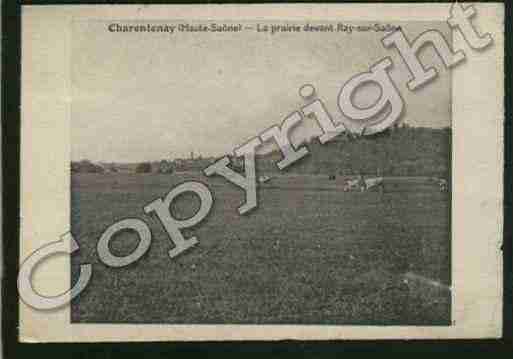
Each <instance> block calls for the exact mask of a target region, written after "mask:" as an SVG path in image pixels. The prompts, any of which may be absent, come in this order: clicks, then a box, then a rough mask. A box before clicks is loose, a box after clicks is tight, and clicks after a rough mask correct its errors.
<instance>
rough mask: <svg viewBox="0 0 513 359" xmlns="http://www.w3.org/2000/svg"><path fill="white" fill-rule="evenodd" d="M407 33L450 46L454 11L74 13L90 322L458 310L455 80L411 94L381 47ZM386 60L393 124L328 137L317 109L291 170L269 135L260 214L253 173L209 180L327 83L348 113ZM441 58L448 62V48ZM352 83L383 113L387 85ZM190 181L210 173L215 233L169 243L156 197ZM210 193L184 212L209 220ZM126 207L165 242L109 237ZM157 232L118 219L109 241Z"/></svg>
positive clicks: (75, 154)
mask: <svg viewBox="0 0 513 359" xmlns="http://www.w3.org/2000/svg"><path fill="white" fill-rule="evenodd" d="M172 26H175V27H176V28H175V30H174V32H175V33H173V34H170V33H169V32H166V31H165V30H166V29H168V28H172ZM216 29H217V31H216ZM223 29H224V31H223ZM396 29H401V30H402V31H403V32H404V33H405V34H408V36H409V37H412V38H414V37H417V36H418V35H419V34H421V33H422V32H424V31H428V30H436V31H438V32H439V33H440V34H442V35H443V36H445V37H446V39H447V41H451V38H450V29H449V26H448V25H447V23H443V22H431V23H430V22H412V23H393V24H383V23H332V22H330V23H319V22H286V21H283V22H281V21H279V22H278V21H276V22H262V23H260V22H250V21H247V22H243V23H241V24H239V23H214V22H199V23H195V22H169V23H162V22H151V23H146V22H95V21H87V22H76V23H74V28H73V34H72V36H73V50H72V51H73V52H72V59H73V61H72V65H71V68H72V74H71V81H72V100H71V101H72V103H71V150H72V162H71V166H70V169H71V219H70V220H71V233H72V234H73V236H74V237H75V239H76V241H77V243H78V244H79V246H80V253H79V254H78V255H76V256H74V257H73V258H72V261H71V269H72V270H75V269H78V268H79V264H80V263H83V262H87V263H92V264H93V266H94V267H95V269H94V273H93V276H92V278H91V281H90V283H89V285H88V287H87V288H86V289H85V291H84V292H83V293H81V295H80V297H79V298H78V299H77V300H76V302H73V303H72V306H71V320H72V322H77V323H104V322H108V323H175V324H198V323H200V324H201V323H203V324H216V323H219V324H223V323H226V324H242V323H244V324H337V325H340V324H354V325H449V324H450V321H451V315H450V313H451V261H450V248H451V237H450V233H451V221H450V218H451V213H450V198H451V188H450V183H451V176H450V173H451V171H450V169H451V150H450V149H451V78H450V76H449V75H450V73H449V72H447V71H446V72H445V73H442V74H440V76H439V78H437V79H436V80H435V81H433V83H432V84H430V87H429V88H427V87H426V88H424V89H420V90H418V91H416V92H410V93H409V91H408V89H407V88H406V81H407V80H408V78H409V73H408V68H407V67H406V65H405V64H404V63H401V62H400V61H401V60H400V57H399V56H398V55H397V54H393V53H392V51H390V50H388V49H386V48H384V46H383V45H382V43H381V39H382V38H383V37H384V36H385V35H386V34H387V32H390V31H393V30H396ZM152 30H153V31H154V32H152ZM114 43H115V44H116V46H112V45H113V44H114ZM390 53H392V54H390ZM387 55H393V59H394V67H393V69H391V71H390V76H391V78H392V80H393V81H395V82H397V84H398V85H397V86H398V91H401V92H402V93H404V95H403V96H404V102H405V103H406V104H407V107H406V105H405V109H404V110H403V112H404V114H403V115H402V116H401V118H398V119H397V120H396V121H395V122H394V123H393V124H392V126H390V127H389V128H387V129H386V130H384V131H382V132H379V133H376V134H371V135H365V134H363V135H360V134H355V133H354V132H351V131H350V130H348V131H345V132H343V133H340V134H338V135H337V136H334V137H333V138H332V139H331V140H330V141H327V142H326V143H324V144H321V143H320V141H319V138H318V137H319V135H320V134H321V130H320V129H319V126H318V124H317V122H316V120H315V118H314V117H313V116H303V117H304V118H302V119H300V120H301V122H299V123H298V124H297V125H296V126H294V127H293V128H292V127H291V129H290V130H289V132H288V136H289V138H291V143H292V146H294V147H295V148H296V149H299V148H303V149H306V150H307V151H308V153H307V154H306V155H305V156H303V157H302V158H300V159H298V160H297V161H296V162H294V163H292V164H291V165H290V166H288V167H287V168H285V169H283V170H280V168H278V166H277V163H278V162H280V160H282V158H283V154H282V153H281V152H280V148H279V146H277V142H276V141H274V140H273V138H272V137H271V138H270V139H269V140H267V141H265V142H264V141H261V142H262V144H261V145H260V146H257V147H256V149H255V182H256V192H257V193H256V194H257V199H258V201H257V204H256V206H255V207H254V208H253V209H252V210H251V211H248V212H247V213H244V214H240V213H239V211H238V208H240V206H241V205H243V204H244V203H245V202H246V200H245V198H246V197H245V195H246V194H245V190H244V188H241V187H240V186H238V185H236V184H234V183H233V180H232V181H230V179H229V178H228V179H227V178H223V176H219V175H216V174H214V175H213V176H206V175H205V173H204V170H205V169H206V168H207V167H209V166H211V165H213V164H214V163H215V162H216V161H218V160H219V159H221V158H223V157H224V156H226V158H227V159H228V160H229V168H230V169H231V170H233V171H234V172H235V173H240V174H245V176H248V173H247V172H245V170H246V167H247V166H248V164H247V163H246V161H245V158H244V156H243V155H242V156H237V154H234V153H233V150H234V149H235V148H237V147H238V146H239V145H242V144H244V143H245V142H247V141H248V139H250V138H251V137H252V136H254V135H258V134H259V133H260V132H262V130H265V129H266V128H269V127H270V126H272V125H274V124H275V123H278V124H279V123H281V122H282V121H283V120H284V119H285V118H286V117H287V116H288V115H289V114H290V113H292V112H293V111H295V110H298V109H301V108H302V107H304V106H306V105H307V104H308V103H309V102H312V101H313V99H311V98H319V99H321V100H322V101H323V103H325V106H326V108H327V112H328V113H329V114H330V115H331V117H332V119H333V121H335V122H336V121H338V122H341V117H342V116H343V114H341V113H340V110H339V109H338V107H337V96H338V92H339V91H340V88H341V87H342V85H343V84H344V82H345V81H347V80H348V79H349V78H351V76H352V75H353V74H358V73H360V72H363V71H365V68H366V67H368V66H369V63H370V64H372V63H375V62H377V61H379V60H380V59H381V58H383V57H385V56H387ZM423 61H425V62H426V63H427V64H434V65H442V66H443V63H442V61H441V59H440V58H439V57H438V55H437V53H436V52H435V51H425V52H424V53H423ZM303 85H304V86H303ZM308 92H309V93H308ZM313 92H315V93H313ZM305 93H306V95H307V96H305V98H303V96H304V95H305ZM308 96H309V97H308ZM353 96H354V102H355V104H356V106H359V107H361V108H368V107H370V106H372V105H373V103H374V102H376V100H377V99H379V96H380V87H379V84H378V85H376V84H373V83H370V84H369V85H368V86H365V84H363V85H362V88H361V89H358V90H355V92H354V95H353ZM427 99H429V101H427ZM303 112H304V111H303ZM187 181H196V182H200V183H204V184H205V185H206V186H207V187H208V188H209V191H210V192H211V195H212V197H213V204H212V205H211V208H210V209H209V212H208V215H207V216H205V218H204V219H202V220H201V221H200V222H198V223H197V224H196V225H195V226H194V228H184V229H183V236H184V237H186V238H187V237H191V236H195V237H197V244H195V245H194V246H191V247H190V248H188V249H187V250H184V251H183V252H182V253H180V254H179V255H176V256H173V257H172V258H170V254H169V253H168V252H169V251H170V250H171V249H172V248H173V246H174V243H173V238H169V234H168V233H167V232H166V228H165V226H163V224H162V223H161V221H159V219H158V215H156V212H149V213H144V212H143V210H142V209H143V207H145V206H146V205H148V204H149V203H150V202H152V201H154V200H155V199H158V198H161V197H165V195H166V194H167V193H168V192H169V191H170V190H172V189H173V188H174V187H177V186H178V185H179V184H181V183H184V182H185V183H186V182H187ZM202 201H203V200H202V199H200V198H199V196H198V195H197V194H196V193H194V192H193V191H188V192H183V194H182V195H180V196H177V197H176V199H174V200H172V201H170V206H169V208H168V210H169V211H171V215H172V217H173V218H176V219H181V220H183V219H185V218H191V217H192V216H193V215H194V214H195V213H196V212H198V210H199V209H200V207H201V206H202V203H201V202H202ZM125 218H139V219H140V220H142V221H144V222H145V223H146V224H147V227H146V228H149V229H150V231H151V235H152V237H151V246H150V247H149V249H148V250H147V252H145V253H144V255H143V256H141V257H140V258H139V259H138V260H133V261H131V263H130V264H129V265H126V266H125V265H124V266H122V267H121V268H117V267H112V266H110V265H109V263H108V262H107V263H105V262H103V261H102V259H101V256H100V255H98V253H97V247H98V246H99V245H98V240H99V239H100V237H101V236H102V233H103V232H104V231H105V230H106V229H107V228H108V227H109V226H110V225H112V224H114V223H116V222H117V221H119V220H121V219H125ZM187 227H188V226H187ZM141 243H142V242H141V238H140V232H138V231H137V230H134V229H133V228H128V227H127V228H124V227H123V226H120V227H119V230H118V231H117V232H116V233H113V234H112V237H111V238H110V240H109V243H108V245H109V248H110V253H111V255H113V256H117V257H126V256H129V255H131V254H132V253H134V251H136V248H140V247H142V244H141ZM77 272H78V271H74V272H73V274H76V273H77ZM76 279H77V277H76V275H75V276H72V283H74V282H75V281H76Z"/></svg>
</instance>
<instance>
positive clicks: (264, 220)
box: [71, 172, 451, 325]
mask: <svg viewBox="0 0 513 359" xmlns="http://www.w3.org/2000/svg"><path fill="white" fill-rule="evenodd" d="M71 179H72V186H71V197H72V203H71V204H72V214H71V228H72V233H73V235H74V237H75V239H76V240H77V241H78V243H79V245H80V251H78V252H77V254H76V255H73V257H72V261H71V268H72V277H74V278H72V280H75V278H76V275H77V273H78V266H79V264H80V263H86V262H88V263H92V264H93V276H92V279H91V282H90V283H89V285H88V287H87V289H86V290H85V291H84V292H83V293H82V294H81V295H80V296H79V297H78V298H76V299H75V300H74V301H73V302H72V311H71V319H72V321H73V322H83V323H102V322H104V323H171V324H185V323H187V324H195V323H202V324H208V323H212V324H214V323H231V324H238V323H240V324H374V325H418V324H423V325H448V324H449V323H450V307H451V295H450V290H449V289H448V287H449V286H450V282H451V278H450V217H449V211H450V193H448V192H440V191H439V188H438V186H437V185H436V183H433V181H431V180H430V179H429V178H420V177H397V178H385V188H384V191H368V192H363V193H360V192H343V191H342V184H343V179H342V178H340V177H337V179H336V180H334V181H330V180H328V178H327V176H325V175H292V174H282V175H278V176H276V178H273V179H272V180H271V181H270V182H268V183H265V184H263V185H261V186H260V188H259V202H258V208H256V209H255V210H254V211H252V212H251V213H249V214H247V215H244V216H240V215H239V214H238V212H237V207H239V206H240V205H241V204H242V203H243V201H244V192H243V191H242V190H240V189H239V188H238V187H236V186H235V185H232V184H231V183H228V182H227V181H226V180H224V179H223V178H220V177H212V178H206V177H204V176H202V175H201V174H199V173H185V172H184V173H179V172H176V173H174V174H172V175H167V174H165V175H159V174H122V173H106V174H95V173H74V174H72V177H71ZM187 180H200V181H202V182H204V183H205V184H207V186H208V187H209V188H210V190H211V192H212V194H213V196H214V205H213V207H212V209H211V211H210V214H209V216H208V217H207V218H205V219H204V220H203V221H202V222H201V223H199V224H198V225H197V226H196V227H195V228H192V229H186V230H184V233H185V234H186V236H187V237H190V236H192V235H195V236H197V237H198V239H199V244H198V245H197V246H196V247H194V248H192V249H190V250H188V251H187V252H184V253H182V254H181V255H179V256H178V257H176V258H173V259H171V258H169V256H168V251H169V250H170V249H171V248H172V242H171V241H170V239H169V238H168V236H167V234H166V232H165V231H164V229H163V227H162V225H161V224H160V222H159V221H158V219H157V218H156V217H155V216H149V215H146V214H145V213H144V211H143V207H144V206H145V205H146V204H148V203H150V202H151V201H153V200H154V199H156V198H159V197H164V196H165V195H166V194H167V192H168V191H170V190H171V189H172V188H173V186H174V185H176V184H178V183H181V182H184V181H187ZM198 206H199V200H198V199H197V198H196V197H195V196H193V195H182V196H180V197H179V198H178V199H177V201H176V203H174V204H173V205H172V208H171V211H172V213H173V215H174V216H175V217H177V218H184V217H188V216H191V215H192V214H193V213H194V212H195V210H196V209H197V208H198ZM127 217H136V218H141V219H143V220H144V221H146V222H147V223H148V224H149V226H150V228H151V231H152V238H153V240H152V244H151V247H150V249H149V251H148V252H147V253H146V254H145V255H144V256H143V257H142V258H141V259H140V260H138V261H137V262H136V263H133V264H131V265H129V266H127V267H125V268H109V267H107V266H105V265H104V264H103V263H101V262H100V260H99V258H98V255H97V253H96V244H97V241H98V239H99V238H100V236H101V234H102V232H103V231H104V230H105V229H106V228H107V227H108V226H109V225H111V224H113V223H114V222H116V221H118V220H121V219H124V218H127ZM137 241H138V240H137V237H136V235H135V234H133V233H130V232H123V233H120V234H119V235H118V236H117V237H116V238H115V239H114V240H113V242H112V246H111V250H112V252H113V253H115V254H117V255H127V254H129V253H131V251H133V250H134V248H135V247H136V245H137ZM412 273H413V274H414V276H413V277H412V276H407V274H412ZM412 278H426V281H423V280H415V279H412ZM427 280H429V281H435V282H437V283H441V285H440V286H433V285H430V284H427Z"/></svg>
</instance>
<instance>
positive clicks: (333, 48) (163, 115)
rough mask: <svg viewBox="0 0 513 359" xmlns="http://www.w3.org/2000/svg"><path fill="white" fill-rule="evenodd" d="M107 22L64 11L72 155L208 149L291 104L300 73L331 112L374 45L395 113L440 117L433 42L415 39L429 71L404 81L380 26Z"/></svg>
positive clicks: (108, 157) (414, 120) (221, 146)
mask: <svg viewBox="0 0 513 359" xmlns="http://www.w3.org/2000/svg"><path fill="white" fill-rule="evenodd" d="M123 23H125V24H126V22H123ZM167 23H170V24H171V23H173V22H171V21H170V22H167ZM132 24H134V23H132ZM155 24H159V23H157V22H155ZM160 24H162V23H160ZM248 24H250V23H249V22H248ZM251 24H253V25H254V24H255V22H251ZM300 24H302V23H300ZM353 24H354V25H357V24H356V23H353ZM396 24H400V25H401V26H403V30H404V31H405V33H406V35H407V36H408V37H409V38H412V37H414V36H417V35H418V34H419V33H421V32H423V31H425V30H427V29H437V30H440V31H441V32H442V33H444V34H445V35H446V36H448V34H449V33H450V32H449V29H448V27H447V25H446V24H445V23H427V22H423V23H419V22H417V23H411V24H405V23H396ZM107 26H108V23H104V22H95V21H88V22H76V23H74V31H73V54H72V97H73V98H72V159H73V160H80V159H84V158H88V159H91V160H94V161H120V162H136V161H143V160H158V159H162V158H177V157H188V156H189V154H190V152H191V151H194V153H195V154H196V155H198V154H201V155H203V156H211V155H213V156H219V155H222V154H224V153H228V152H230V151H231V150H232V149H233V148H234V147H236V146H237V145H240V144H242V143H244V142H245V141H247V140H248V139H249V138H251V137H253V136H255V135H257V134H259V133H260V132H261V131H262V130H264V129H266V128H267V127H269V126H271V125H273V124H278V123H280V122H281V121H282V120H283V119H284V118H285V116H287V115H288V114H290V113H291V112H293V111H296V110H298V109H299V108H300V107H301V106H303V105H304V104H305V101H304V100H303V99H301V97H300V96H299V95H298V89H299V87H300V86H301V85H303V84H305V83H310V84H312V85H314V86H315V88H316V89H317V94H318V96H319V97H320V98H321V99H322V100H323V101H324V102H325V104H326V105H327V107H328V110H329V111H330V113H331V114H332V116H333V117H334V118H335V119H337V118H339V117H340V116H341V115H340V112H339V110H338V108H337V102H336V101H337V96H338V93H339V91H340V88H341V86H342V84H343V83H344V82H345V81H347V80H348V79H349V78H351V77H352V76H354V75H356V74H358V73H360V72H363V71H368V68H369V66H370V65H372V64H374V63H375V62H377V61H379V60H381V59H382V58H383V57H385V56H390V57H391V58H392V59H393V61H394V65H395V67H394V69H393V71H392V72H391V74H392V77H393V79H394V81H395V82H396V84H397V86H398V88H399V90H400V92H401V95H402V96H403V99H404V101H405V106H406V112H405V114H404V115H403V121H404V122H407V123H408V124H410V125H412V126H426V127H445V126H450V119H451V116H450V110H451V101H450V98H451V97H450V94H451V80H450V73H449V72H448V71H447V70H446V69H444V68H443V66H442V65H441V62H440V61H439V60H438V59H437V58H436V56H434V55H435V52H434V51H433V50H432V49H430V48H427V49H425V50H424V51H423V52H422V55H421V59H424V60H425V61H426V62H425V63H426V64H435V66H437V69H438V70H439V71H438V72H439V74H440V75H439V78H438V79H435V80H434V81H433V82H431V83H430V84H428V85H427V86H424V87H423V88H421V89H420V90H417V91H415V92H410V91H409V90H407V88H406V85H405V83H406V81H407V80H408V78H409V74H408V72H407V69H406V66H405V65H404V63H403V62H402V61H401V60H400V58H399V56H398V55H397V53H396V51H395V50H393V49H390V50H388V49H385V48H384V47H383V46H382V45H381V42H380V39H381V37H382V36H383V33H382V32H374V31H370V32H358V33H357V32H353V33H352V34H350V35H349V34H347V33H310V34H309V33H299V34H297V33H292V34H290V33H288V34H285V33H281V34H275V35H268V34H263V33H257V32H254V31H244V32H242V33H175V34H173V35H170V34H168V33H112V32H109V31H107ZM447 38H449V39H450V37H447ZM367 91H368V92H366V93H364V94H358V95H357V100H358V101H359V103H360V104H361V105H365V104H366V103H368V104H371V103H373V102H374V101H375V100H376V98H377V96H378V95H379V91H378V90H377V89H376V88H372V87H370V88H369V89H368V90H367ZM318 131H319V130H318V129H317V127H316V125H315V123H312V121H311V120H306V119H305V120H303V122H302V124H301V127H300V128H298V129H297V130H295V131H294V134H293V137H294V140H295V141H299V140H300V139H301V138H304V137H311V136H312V135H315V134H317V133H319V132H318Z"/></svg>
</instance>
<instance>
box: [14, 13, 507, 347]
mask: <svg viewBox="0 0 513 359" xmlns="http://www.w3.org/2000/svg"><path fill="white" fill-rule="evenodd" d="M450 6H451V4H383V3H381V4H364V5H362V4H332V5H310V4H305V5H298V4H287V5H277V4H276V5H208V6H206V5H201V6H199V5H181V6H153V5H152V6H147V5H146V6H132V5H123V6H120V5H118V6H109V5H94V6H24V7H23V8H22V98H21V103H22V108H21V231H20V233H21V234H20V235H21V238H20V260H21V261H23V260H24V259H25V258H26V257H27V256H28V255H29V254H30V253H31V252H33V251H34V250H36V249H38V248H39V247H41V246H43V245H44V244H47V243H49V242H53V241H56V240H58V239H59V238H60V236H61V235H62V234H64V233H66V232H67V231H69V229H70V223H69V218H70V214H69V213H70V186H69V185H70V178H69V174H70V170H69V164H70V150H71V148H70V129H71V128H70V125H71V124H70V106H71V96H70V93H71V86H70V73H71V71H70V70H71V69H70V59H71V41H72V38H71V32H72V27H71V22H72V21H75V20H80V21H83V20H87V19H90V20H123V19H127V20H145V19H155V20H157V19H158V20H165V19H174V20H177V19H184V20H216V19H217V20H237V19H254V20H264V19H265V20H273V19H274V20H280V21H281V20H305V19H308V20H319V21H321V20H326V21H327V20H337V21H380V22H385V21H388V22H391V21H416V20H417V21H437V20H438V21H440V20H442V21H445V20H446V19H447V18H448V16H449V10H450ZM474 6H475V8H476V10H477V13H478V14H477V16H476V18H475V19H474V20H473V21H474V24H476V27H477V28H478V29H479V30H480V32H481V33H484V32H489V33H490V34H491V35H492V37H493V39H494V44H493V45H492V46H491V47H489V48H487V49H486V50H484V51H479V52H476V51H473V50H471V49H470V48H469V47H468V46H467V44H466V43H465V41H464V39H463V38H462V36H461V35H460V34H459V33H455V34H454V37H453V42H454V47H455V48H456V49H462V50H464V51H465V53H466V55H467V60H466V61H465V62H464V63H462V64H459V65H457V66H456V67H455V68H454V70H453V71H452V76H453V80H452V81H453V88H452V92H453V94H452V96H453V118H452V129H453V181H454V183H453V186H452V190H453V193H452V195H453V197H452V200H453V203H452V216H453V217H452V266H453V268H452V271H453V272H452V273H453V288H452V291H453V305H452V320H453V325H451V326H446V327H444V326H433V327H420V326H382V327H379V326H348V325H345V326H333V325H168V324H166V325H154V324H151V325H146V324H145V325H135V324H112V325H111V324H70V313H69V307H64V308H62V309H59V310H55V311H50V312H48V311H46V312H44V311H36V310H33V309H31V308H30V307H28V306H26V305H25V304H24V303H23V302H21V301H20V307H19V311H20V313H19V314H20V328H19V338H20V341H22V342H96V341H184V340H187V341H192V340H263V339H310V340H312V339H386V338H411V339H413V338H496V337H499V336H501V332H502V252H501V251H500V246H501V243H502V214H503V209H502V193H503V182H502V181H503V120H504V109H503V96H504V88H503V82H504V80H503V76H504V75H503V74H504V68H503V49H504V43H503V41H504V35H503V28H504V26H503V17H504V10H503V5H502V4H490V3H488V4H474ZM113 46H116V44H113ZM391 51H393V50H391ZM78 56H80V55H79V54H78ZM362 60H363V61H365V59H362ZM369 65H371V64H370V63H369ZM435 81H436V80H435ZM69 271H70V266H69V258H68V257H66V256H57V257H54V258H52V259H51V260H49V261H45V262H44V263H43V264H42V265H40V266H39V267H38V270H37V272H36V273H35V275H34V284H35V288H36V289H37V290H38V291H40V292H41V293H43V294H47V295H55V294H58V293H61V292H64V291H66V290H68V289H69V281H70V277H69ZM93 275H94V267H93Z"/></svg>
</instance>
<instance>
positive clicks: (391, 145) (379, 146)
mask: <svg viewBox="0 0 513 359" xmlns="http://www.w3.org/2000/svg"><path fill="white" fill-rule="evenodd" d="M306 145H307V147H308V151H309V154H308V155H307V156H305V157H304V158H302V159H301V160H299V161H298V162H296V163H294V164H293V165H291V166H290V167H288V168H287V169H286V170H285V171H286V172H290V173H304V174H325V175H328V176H330V177H333V176H337V175H344V176H345V175H356V174H366V175H380V176H436V177H446V178H447V177H449V176H450V171H451V162H450V161H451V157H450V156H451V129H450V128H442V129H433V128H423V127H409V126H402V127H394V128H390V129H388V130H386V131H384V132H381V133H379V134H376V135H371V136H360V137H353V136H351V135H346V134H341V135H340V136H338V137H336V138H335V139H333V140H332V141H330V142H328V143H326V144H323V145H321V144H320V143H319V141H318V140H317V139H312V140H310V141H308V143H306ZM281 158H282V155H281V152H280V151H274V152H271V153H268V154H265V155H258V156H257V157H256V165H257V169H258V171H259V172H260V173H261V174H262V173H266V172H278V171H279V170H278V168H277V166H276V163H277V162H278V161H280V160H281ZM241 160H242V158H234V157H233V156H231V157H230V161H231V167H232V168H234V169H235V170H237V171H243V163H242V162H241ZM214 161H215V159H214V158H194V159H176V160H174V161H168V160H162V161H155V162H141V163H136V164H134V165H133V166H130V172H132V173H134V172H135V173H168V174H171V173H173V172H178V171H201V170H203V169H204V168H205V167H207V166H208V165H209V164H211V163H213V162H214ZM118 167H119V168H118ZM122 167H123V165H121V164H118V165H116V164H109V165H106V164H103V165H100V164H95V163H93V162H91V161H89V160H83V161H80V162H72V164H71V170H72V172H89V173H104V172H116V171H117V170H118V169H121V168H122ZM125 167H126V165H125ZM125 170H126V169H125Z"/></svg>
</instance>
